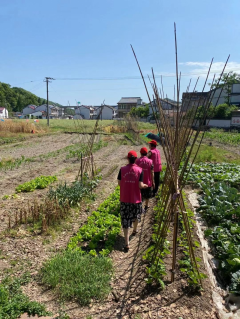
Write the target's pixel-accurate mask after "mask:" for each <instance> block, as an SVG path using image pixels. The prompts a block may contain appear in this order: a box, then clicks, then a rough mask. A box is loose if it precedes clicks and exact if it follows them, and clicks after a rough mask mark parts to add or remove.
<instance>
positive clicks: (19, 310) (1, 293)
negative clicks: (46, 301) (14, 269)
mask: <svg viewBox="0 0 240 319" xmlns="http://www.w3.org/2000/svg"><path fill="white" fill-rule="evenodd" d="M29 280H30V277H29V275H28V274H25V275H23V276H22V277H20V278H12V277H9V276H8V277H6V278H4V279H3V280H2V281H1V283H0V318H1V319H17V318H19V316H20V315H21V314H23V313H28V315H33V316H34V315H38V316H46V315H49V314H50V313H48V312H47V311H46V310H45V306H43V305H41V304H40V303H38V302H35V301H30V300H29V298H28V297H27V296H26V295H24V294H23V292H22V290H21V286H22V285H24V284H26V283H28V282H29Z"/></svg>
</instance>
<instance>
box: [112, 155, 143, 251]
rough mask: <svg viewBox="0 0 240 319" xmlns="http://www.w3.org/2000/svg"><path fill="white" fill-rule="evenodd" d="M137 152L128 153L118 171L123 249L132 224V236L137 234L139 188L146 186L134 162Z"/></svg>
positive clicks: (127, 247)
mask: <svg viewBox="0 0 240 319" xmlns="http://www.w3.org/2000/svg"><path fill="white" fill-rule="evenodd" d="M136 159H137V153H136V152H135V151H130V152H129V153H128V165H126V166H123V167H121V169H120V171H119V173H118V185H119V186H120V215H121V223H122V228H123V232H124V238H125V246H124V249H125V251H128V250H129V228H131V227H132V225H133V232H132V236H135V235H136V234H137V225H138V222H140V221H141V215H142V213H143V208H142V196H141V191H140V189H142V188H147V187H148V185H146V184H144V183H143V170H142V168H140V167H139V166H137V165H136V164H135V161H136Z"/></svg>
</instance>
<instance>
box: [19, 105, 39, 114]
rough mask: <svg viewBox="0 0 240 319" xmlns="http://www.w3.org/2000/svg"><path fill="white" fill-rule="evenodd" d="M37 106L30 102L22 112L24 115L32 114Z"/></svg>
mask: <svg viewBox="0 0 240 319" xmlns="http://www.w3.org/2000/svg"><path fill="white" fill-rule="evenodd" d="M36 107H37V106H36V105H33V104H30V105H28V106H26V107H25V108H24V109H23V110H22V114H23V115H28V114H32V113H33V112H35V109H36Z"/></svg>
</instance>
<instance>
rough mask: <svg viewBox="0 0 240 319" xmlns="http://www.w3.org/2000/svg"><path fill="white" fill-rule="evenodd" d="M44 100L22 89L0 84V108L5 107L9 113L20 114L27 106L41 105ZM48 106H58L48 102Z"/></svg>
mask: <svg viewBox="0 0 240 319" xmlns="http://www.w3.org/2000/svg"><path fill="white" fill-rule="evenodd" d="M45 103H47V100H46V99H43V98H41V97H38V96H36V95H35V94H33V93H31V92H29V91H26V90H24V89H22V88H17V87H12V88H11V85H9V84H7V83H3V82H0V107H6V108H7V110H8V111H9V112H21V111H22V110H23V108H24V107H25V106H27V105H29V104H34V105H42V104H45ZM49 104H55V105H57V106H58V105H60V104H58V103H54V102H51V101H49Z"/></svg>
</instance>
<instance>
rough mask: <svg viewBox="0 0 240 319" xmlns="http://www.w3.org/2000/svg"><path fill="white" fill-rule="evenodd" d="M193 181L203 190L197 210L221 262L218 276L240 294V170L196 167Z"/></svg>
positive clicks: (206, 165)
mask: <svg viewBox="0 0 240 319" xmlns="http://www.w3.org/2000/svg"><path fill="white" fill-rule="evenodd" d="M188 179H189V181H191V182H192V183H194V184H195V185H196V186H197V187H198V188H200V189H201V191H200V194H201V195H200V197H199V204H200V207H199V208H198V209H197V210H198V212H199V213H200V214H201V215H202V217H203V218H204V219H205V221H206V222H207V225H208V229H207V230H206V231H205V236H206V237H207V238H208V239H209V241H210V244H211V247H212V254H213V255H214V257H215V258H216V260H217V262H218V269H217V276H218V278H219V279H220V280H221V281H222V283H223V284H224V285H225V287H227V288H228V289H229V291H231V292H234V293H238V294H239V293H240V194H239V186H240V166H239V165H234V164H227V163H225V164H201V165H194V166H193V168H192V170H191V172H190V174H189V176H188Z"/></svg>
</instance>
